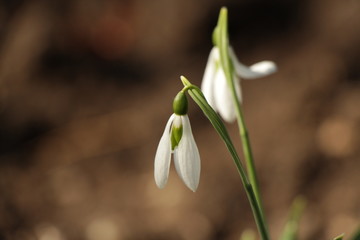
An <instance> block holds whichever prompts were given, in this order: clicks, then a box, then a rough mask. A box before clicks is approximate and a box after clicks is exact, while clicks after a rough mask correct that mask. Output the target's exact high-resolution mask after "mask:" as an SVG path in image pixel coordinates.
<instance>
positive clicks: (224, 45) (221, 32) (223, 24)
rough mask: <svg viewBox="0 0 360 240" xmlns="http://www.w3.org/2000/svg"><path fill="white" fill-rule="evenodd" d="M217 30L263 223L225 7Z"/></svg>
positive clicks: (221, 59) (249, 174)
mask: <svg viewBox="0 0 360 240" xmlns="http://www.w3.org/2000/svg"><path fill="white" fill-rule="evenodd" d="M217 31H218V42H217V45H218V47H219V51H220V61H221V65H222V67H223V69H224V72H225V76H226V79H227V82H228V84H229V87H230V89H231V95H232V98H233V102H234V105H235V112H236V118H237V123H238V127H239V133H240V137H241V143H242V147H243V151H244V157H245V162H246V167H247V174H248V176H249V180H250V183H251V185H252V187H253V190H254V194H255V197H256V200H257V202H258V204H259V207H260V211H261V215H262V218H263V222H264V223H265V222H266V220H265V214H264V210H263V205H262V201H261V196H260V190H259V184H258V180H257V176H256V168H255V164H254V158H253V154H252V150H251V146H250V139H249V135H248V132H247V128H246V125H245V119H244V115H243V111H242V107H241V104H240V101H239V97H238V95H237V92H236V89H235V83H234V79H233V72H234V71H233V66H232V62H231V61H230V57H229V40H228V31H227V9H226V8H222V9H221V10H220V16H219V21H218V26H217Z"/></svg>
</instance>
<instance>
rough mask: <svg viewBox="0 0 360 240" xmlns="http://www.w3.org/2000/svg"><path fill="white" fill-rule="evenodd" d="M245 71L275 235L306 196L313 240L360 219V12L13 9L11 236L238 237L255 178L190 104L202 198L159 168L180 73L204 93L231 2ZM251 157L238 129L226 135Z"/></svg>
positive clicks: (6, 84)
mask: <svg viewBox="0 0 360 240" xmlns="http://www.w3.org/2000/svg"><path fill="white" fill-rule="evenodd" d="M223 5H225V6H227V7H228V9H229V25H230V26H229V27H230V39H231V43H232V45H233V47H234V49H235V51H236V53H237V55H238V57H239V59H240V60H241V61H242V62H243V63H244V64H248V65H250V64H253V63H255V62H258V61H261V60H273V61H275V62H276V63H277V64H278V67H279V71H278V73H276V74H274V75H272V76H270V77H267V78H264V79H258V80H253V81H243V82H242V88H243V94H244V110H245V114H246V121H247V124H248V127H249V131H250V137H251V141H252V145H253V150H254V155H255V159H256V163H257V166H258V174H259V177H260V182H261V189H262V193H263V198H264V203H265V209H266V213H267V217H268V220H269V225H270V229H271V235H272V236H273V239H276V238H277V237H278V236H279V235H280V233H281V230H282V227H283V225H284V223H285V220H286V217H287V214H288V209H289V206H290V205H291V202H292V200H293V199H294V198H295V196H297V195H298V194H301V195H304V196H305V197H306V198H307V199H308V206H307V208H306V212H305V215H304V218H303V221H302V225H301V228H300V237H301V239H332V238H333V237H335V236H336V235H338V234H340V233H342V232H345V233H346V236H349V235H350V234H351V232H352V231H354V230H355V229H356V227H357V225H358V224H359V219H360V204H359V203H360V187H359V183H360V162H359V158H360V148H359V144H360V44H359V43H360V1H358V0H271V1H268V0H241V1H215V0H212V1H210V0H202V1H201V0H199V1H182V0H170V1H167V0H155V1H146V0H133V1H130V0H128V1H112V0H108V1H101V0H72V1H70V0H69V1H64V0H57V1H46V0H43V1H24V0H2V1H0V239H14V240H66V239H71V240H72V239H79V240H117V239H135V240H137V239H154V240H155V239H156V240H161V239H185V240H188V239H189V240H190V239H191V240H192V239H195V240H196V239H200V240H202V239H204V240H205V239H206V240H207V239H214V240H216V239H229V240H230V239H231V240H232V239H239V236H240V235H241V233H242V232H243V231H244V230H245V229H247V228H253V229H254V228H255V227H254V220H253V217H252V215H251V211H250V208H249V204H248V202H247V200H246V197H245V194H244V190H243V188H242V186H241V182H240V179H239V177H238V175H237V172H236V170H235V167H234V164H233V163H232V160H231V159H230V156H229V154H228V153H227V152H226V150H225V147H224V145H223V143H222V142H221V140H220V139H219V137H218V136H217V134H216V133H215V131H214V130H213V129H212V127H211V125H210V124H209V122H208V121H207V120H206V119H205V117H204V116H203V115H202V113H201V111H200V110H199V108H198V107H196V105H195V104H194V103H193V102H192V101H190V110H189V115H190V119H191V123H192V127H193V133H194V135H195V139H196V141H197V143H198V147H199V150H200V154H201V157H202V173H201V180H200V186H199V188H198V191H197V192H196V193H192V192H191V191H190V190H188V189H187V188H186V187H185V186H184V185H183V184H182V182H181V180H180V179H179V177H178V176H177V175H176V173H175V171H174V169H173V168H172V169H171V172H170V178H169V182H168V184H167V186H166V188H165V189H164V190H159V189H157V188H156V186H155V183H154V180H153V159H154V155H155V151H156V147H157V144H158V141H159V139H160V136H161V134H162V131H163V129H164V127H165V123H166V121H167V119H168V117H169V116H170V114H171V113H172V110H171V103H172V98H173V97H174V96H175V95H176V93H177V91H179V90H180V89H181V87H182V85H181V82H180V80H179V76H180V75H185V76H187V77H188V78H189V79H190V81H192V82H193V83H195V84H197V85H200V82H201V78H202V74H203V71H204V68H205V64H206V61H207V57H208V53H209V51H210V49H211V46H212V45H211V33H212V29H213V27H214V26H215V24H216V21H217V16H218V12H219V10H220V7H221V6H223ZM227 126H228V127H229V130H230V133H231V135H232V136H233V139H234V142H235V143H236V145H237V146H238V148H239V150H240V141H239V137H238V135H237V127H236V124H232V125H227Z"/></svg>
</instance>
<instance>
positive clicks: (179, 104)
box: [173, 91, 188, 116]
mask: <svg viewBox="0 0 360 240" xmlns="http://www.w3.org/2000/svg"><path fill="white" fill-rule="evenodd" d="M173 110H174V113H175V114H177V115H180V116H181V115H185V114H187V111H188V101H187V98H186V95H185V93H184V92H183V91H180V92H179V93H178V94H177V95H176V96H175V98H174V102H173Z"/></svg>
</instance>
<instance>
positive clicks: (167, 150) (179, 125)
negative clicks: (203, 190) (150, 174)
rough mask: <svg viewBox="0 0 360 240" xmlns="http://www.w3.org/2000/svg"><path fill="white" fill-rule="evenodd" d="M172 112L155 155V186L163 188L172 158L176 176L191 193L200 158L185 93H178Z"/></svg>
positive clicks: (197, 178) (197, 182)
mask: <svg viewBox="0 0 360 240" xmlns="http://www.w3.org/2000/svg"><path fill="white" fill-rule="evenodd" d="M173 108H174V114H172V115H171V117H170V119H169V120H168V122H167V124H166V127H165V131H164V133H163V135H162V137H161V139H160V142H159V145H158V148H157V151H156V155H155V163H154V167H155V168H154V176H155V182H156V185H157V186H158V187H159V188H164V187H165V185H166V183H167V180H168V176H169V168H170V162H171V154H173V155H174V164H175V168H176V171H177V173H178V175H179V176H180V178H181V179H182V181H183V182H184V183H185V185H186V186H187V187H188V188H190V189H191V190H192V191H193V192H195V191H196V189H197V187H198V184H199V179H200V155H199V151H198V148H197V146H196V143H195V140H194V137H193V134H192V131H191V126H190V121H189V117H188V115H187V99H186V95H185V93H183V92H179V93H178V95H177V96H176V97H175V99H174V103H173Z"/></svg>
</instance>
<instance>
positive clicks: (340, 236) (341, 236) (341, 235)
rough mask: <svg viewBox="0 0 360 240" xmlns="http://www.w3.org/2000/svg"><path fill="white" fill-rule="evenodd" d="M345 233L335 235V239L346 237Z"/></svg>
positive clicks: (340, 239)
mask: <svg viewBox="0 0 360 240" xmlns="http://www.w3.org/2000/svg"><path fill="white" fill-rule="evenodd" d="M344 235H345V234H344V233H342V234H340V235H339V236H337V237H334V240H342V239H343V238H344Z"/></svg>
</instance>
